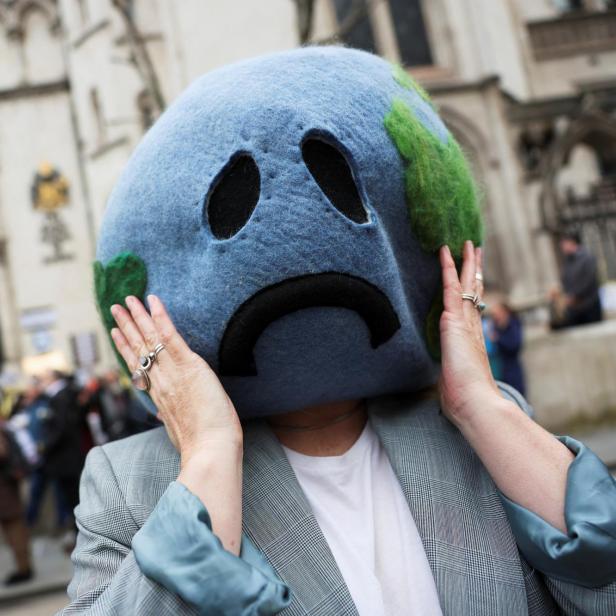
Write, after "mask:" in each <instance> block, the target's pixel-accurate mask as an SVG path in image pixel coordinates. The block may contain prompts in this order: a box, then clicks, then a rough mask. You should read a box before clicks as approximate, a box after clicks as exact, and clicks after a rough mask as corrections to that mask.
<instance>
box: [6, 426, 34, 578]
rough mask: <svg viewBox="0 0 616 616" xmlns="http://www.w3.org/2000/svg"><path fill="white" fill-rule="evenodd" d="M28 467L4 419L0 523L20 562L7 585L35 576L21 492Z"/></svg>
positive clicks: (14, 554) (16, 558)
mask: <svg viewBox="0 0 616 616" xmlns="http://www.w3.org/2000/svg"><path fill="white" fill-rule="evenodd" d="M27 471H28V465H27V462H26V460H25V459H24V458H23V456H22V454H21V450H20V447H19V446H18V444H17V442H16V440H15V438H14V436H13V434H12V432H11V430H10V429H9V428H8V426H7V425H6V422H5V421H4V420H0V526H2V531H3V533H4V536H5V538H6V542H7V543H8V545H9V547H10V548H11V551H12V552H13V557H14V559H15V564H16V565H17V568H16V570H15V571H14V572H13V573H11V574H9V575H8V577H6V578H5V580H4V584H5V585H7V586H11V585H13V584H19V583H21V582H27V581H28V580H30V579H32V576H33V572H32V562H31V559H30V535H29V533H28V527H27V525H26V522H25V519H24V512H23V507H22V504H21V498H20V494H19V484H20V481H21V480H22V479H23V477H24V476H25V475H26V473H27Z"/></svg>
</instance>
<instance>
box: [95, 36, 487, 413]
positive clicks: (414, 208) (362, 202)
mask: <svg viewBox="0 0 616 616" xmlns="http://www.w3.org/2000/svg"><path fill="white" fill-rule="evenodd" d="M480 233H481V224H480V218H479V212H478V207H477V200H476V196H475V190H474V186H473V182H472V179H471V176H470V174H469V171H468V167H467V165H466V162H465V160H464V157H463V155H462V153H461V151H460V149H459V147H458V145H457V144H456V142H455V141H454V139H453V138H452V136H451V135H450V134H449V132H448V131H447V129H446V128H445V126H444V125H443V123H442V122H441V120H440V119H439V117H438V115H437V113H436V112H435V110H434V108H433V107H432V105H431V103H430V102H429V100H428V99H427V96H426V95H425V93H424V92H423V91H422V90H421V89H420V88H419V87H418V86H417V85H416V84H415V83H414V82H413V81H412V79H411V78H410V77H409V76H408V74H407V73H406V72H404V71H403V70H402V69H400V68H397V67H392V65H390V64H389V63H387V62H385V61H384V60H382V59H380V58H378V57H376V56H373V55H370V54H367V53H364V52H360V51H354V50H348V49H344V48H304V49H300V50H295V51H291V52H285V53H280V54H274V55H268V56H264V57H260V58H256V59H253V60H248V61H245V62H241V63H238V64H234V65H231V66H228V67H224V68H222V69H219V70H216V71H214V72H212V73H210V74H207V75H205V76H204V77H202V78H201V79H199V80H197V81H196V82H195V83H194V84H193V85H192V86H191V87H190V88H188V90H187V91H186V92H185V93H184V94H183V95H181V96H180V97H179V98H178V99H177V101H176V102H174V103H173V105H172V106H171V107H170V108H169V109H168V110H167V111H166V112H165V113H164V114H163V116H162V117H161V118H160V119H159V120H158V122H157V123H156V124H155V125H154V127H153V128H152V129H151V130H150V131H149V132H148V134H147V135H146V136H145V138H144V139H143V141H142V142H141V144H140V145H139V146H138V148H137V149H136V151H135V153H134V154H133V156H132V158H131V159H130V161H129V162H128V164H127V166H126V169H125V171H124V172H123V174H122V176H121V178H120V180H119V182H118V184H117V186H116V187H115V189H114V191H113V193H112V195H111V198H110V200H109V204H108V207H107V211H106V214H105V219H104V222H103V226H102V231H101V235H100V241H99V246H98V255H97V259H98V260H97V263H95V287H96V294H97V301H98V305H99V308H100V311H101V315H102V318H103V321H104V323H105V325H106V327H107V328H108V329H110V328H111V327H112V326H113V319H112V317H111V315H110V313H109V307H110V306H111V305H112V304H113V303H121V302H122V301H123V299H124V297H125V296H126V295H128V294H132V295H136V296H138V297H141V298H145V296H146V295H147V294H148V293H154V294H156V295H158V296H159V297H160V298H161V299H162V300H163V301H164V302H165V303H166V305H167V308H168V310H169V312H170V314H171V316H172V318H173V320H174V322H175V324H176V327H177V328H178V330H179V332H180V333H181V334H182V336H184V338H185V340H186V341H187V343H188V344H189V345H190V347H191V348H192V349H193V350H194V351H195V352H196V353H198V354H199V355H201V356H202V357H203V358H204V359H205V360H206V361H207V362H208V363H209V364H210V365H211V366H212V368H213V369H214V370H215V371H216V372H217V373H218V375H219V377H220V379H221V381H222V383H223V385H224V387H225V388H226V390H227V392H228V393H229V395H230V397H231V399H232V400H233V402H234V404H235V406H236V408H237V410H238V412H239V414H240V416H242V417H251V416H257V415H269V414H273V413H280V412H286V411H290V410H295V409H299V408H303V407H306V406H309V405H314V404H319V403H324V402H332V401H337V400H346V399H354V398H360V397H372V396H377V395H380V394H386V393H393V392H399V391H413V390H417V389H420V388H422V387H425V386H427V385H429V384H431V383H433V382H434V380H435V378H436V375H437V372H438V364H437V363H436V362H435V358H437V356H438V347H439V344H438V318H439V316H440V312H441V310H442V304H441V303H440V297H441V291H440V275H439V264H438V257H437V252H438V248H439V247H440V246H441V245H443V244H445V243H446V244H449V246H450V247H451V249H452V251H453V253H454V255H457V256H459V255H460V254H461V250H462V245H463V242H464V240H466V239H472V240H473V241H474V242H476V243H478V242H479V241H480Z"/></svg>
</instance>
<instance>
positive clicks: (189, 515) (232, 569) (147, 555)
mask: <svg viewBox="0 0 616 616" xmlns="http://www.w3.org/2000/svg"><path fill="white" fill-rule="evenodd" d="M132 549H133V553H134V555H135V559H136V560H137V563H138V564H139V568H140V569H141V571H142V572H143V573H144V575H146V576H147V577H149V578H150V579H152V580H154V581H156V582H158V583H159V584H161V585H163V586H164V587H165V588H167V589H169V590H171V591H173V592H175V593H176V594H177V595H179V596H180V597H182V599H184V600H185V601H186V602H188V603H190V604H192V605H194V606H195V607H196V608H197V609H198V611H199V613H200V614H203V615H204V616H205V615H207V616H214V615H216V614H220V615H225V616H226V615H228V614H237V615H238V616H243V615H245V616H248V615H249V614H250V615H251V616H252V615H257V614H260V615H267V614H277V613H278V612H279V611H280V610H282V609H284V608H285V607H286V606H287V605H289V603H290V592H289V589H288V587H287V586H286V585H285V584H283V583H282V582H281V581H280V580H279V578H278V577H277V576H276V573H275V572H274V570H273V569H272V568H271V566H270V565H269V563H268V562H267V561H266V560H265V558H264V556H263V555H262V554H261V553H260V552H259V551H258V550H257V549H256V548H255V547H254V546H253V545H252V543H250V540H249V539H248V538H247V537H245V536H244V537H243V538H242V550H241V553H240V557H239V558H238V557H237V556H234V555H233V554H231V553H230V552H227V551H226V550H225V549H224V548H223V547H222V545H221V543H220V541H219V540H218V538H217V537H216V536H215V535H214V534H213V533H212V530H211V521H210V516H209V515H208V513H207V511H206V509H205V507H204V506H203V504H202V503H201V501H200V500H199V499H198V498H197V497H196V496H195V495H194V494H192V492H190V490H188V489H187V488H186V487H185V486H183V485H182V484H181V483H177V482H175V481H174V482H172V483H171V484H170V485H169V487H168V488H167V490H166V491H165V493H164V494H163V496H162V497H161V499H160V501H159V502H158V504H157V505H156V508H155V509H154V511H153V512H152V514H151V515H150V517H149V518H148V520H147V522H146V523H145V524H144V525H143V526H142V528H141V529H140V530H139V531H138V532H137V534H136V535H135V536H134V537H133V542H132Z"/></svg>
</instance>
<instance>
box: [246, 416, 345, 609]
mask: <svg viewBox="0 0 616 616" xmlns="http://www.w3.org/2000/svg"><path fill="white" fill-rule="evenodd" d="M244 443H245V447H244V484H243V490H244V494H243V530H244V532H245V533H246V535H248V537H249V538H250V539H251V540H252V541H253V543H254V544H255V545H256V546H257V547H258V548H259V549H260V550H261V551H262V552H263V553H264V554H265V556H266V557H267V559H268V560H269V562H270V563H271V565H272V566H273V567H274V569H275V570H276V572H277V573H278V575H279V576H280V577H281V579H283V580H284V581H285V582H286V583H287V584H288V585H289V586H290V588H291V592H292V598H293V601H292V603H291V605H290V606H289V607H288V608H287V609H286V610H284V611H283V612H281V613H282V614H284V615H286V616H291V615H293V616H296V615H297V616H298V615H300V614H302V615H304V614H310V615H314V616H316V615H323V616H325V615H330V614H336V615H337V616H338V615H340V616H343V615H349V616H351V615H353V616H357V610H356V608H355V605H354V603H353V600H352V598H351V595H350V594H349V591H348V588H347V586H346V584H345V582H344V579H343V577H342V574H341V573H340V570H339V569H338V566H337V564H336V561H335V560H334V557H333V555H332V553H331V551H330V549H329V546H328V545H327V542H326V540H325V537H324V536H323V533H322V532H321V529H320V528H319V525H318V524H317V521H316V519H315V517H314V514H313V513H312V510H311V509H310V505H309V504H308V501H307V500H306V497H305V496H304V493H303V492H302V489H301V487H300V485H299V483H298V482H297V479H296V477H295V474H294V473H293V469H292V468H291V465H290V464H289V462H288V460H287V457H286V455H285V453H284V450H283V449H282V447H281V446H280V444H279V443H278V440H277V439H276V437H275V436H274V435H273V434H272V432H271V431H270V429H269V428H268V426H267V424H266V423H265V422H264V421H253V422H250V423H247V424H246V425H245V426H244ZM341 522H342V521H341Z"/></svg>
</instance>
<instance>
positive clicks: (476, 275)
mask: <svg viewBox="0 0 616 616" xmlns="http://www.w3.org/2000/svg"><path fill="white" fill-rule="evenodd" d="M475 280H479V282H483V274H482V273H481V272H477V273H476V274H475Z"/></svg>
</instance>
